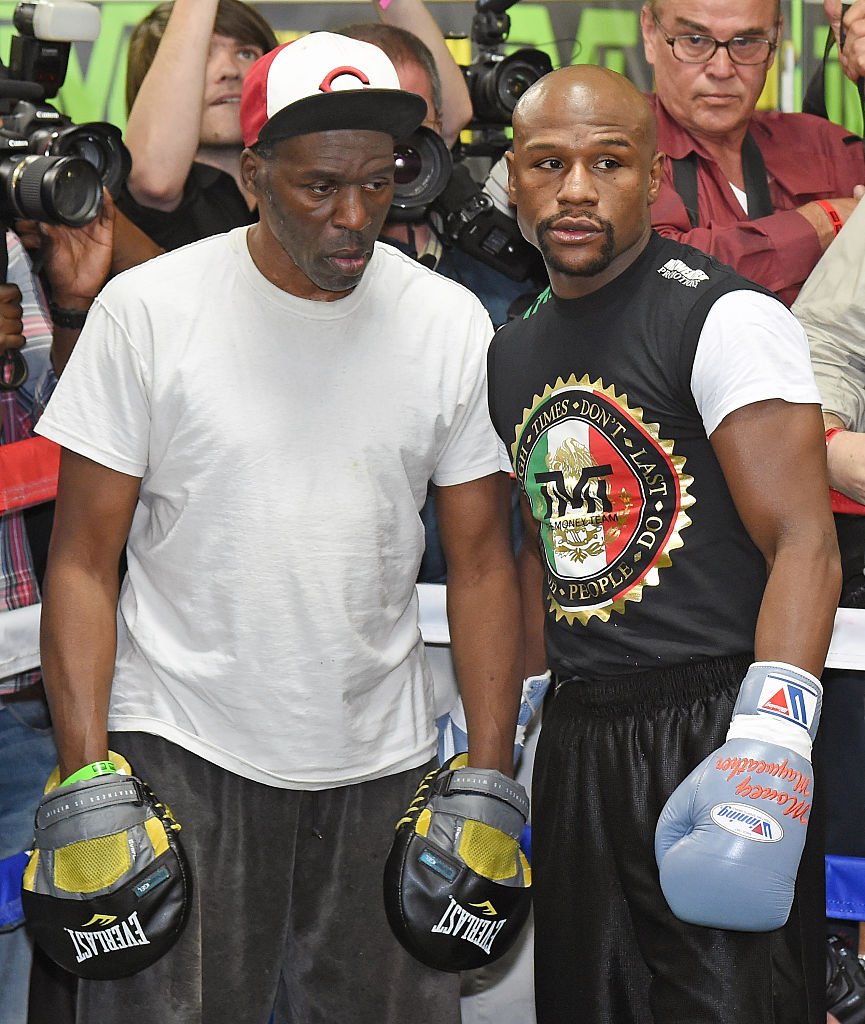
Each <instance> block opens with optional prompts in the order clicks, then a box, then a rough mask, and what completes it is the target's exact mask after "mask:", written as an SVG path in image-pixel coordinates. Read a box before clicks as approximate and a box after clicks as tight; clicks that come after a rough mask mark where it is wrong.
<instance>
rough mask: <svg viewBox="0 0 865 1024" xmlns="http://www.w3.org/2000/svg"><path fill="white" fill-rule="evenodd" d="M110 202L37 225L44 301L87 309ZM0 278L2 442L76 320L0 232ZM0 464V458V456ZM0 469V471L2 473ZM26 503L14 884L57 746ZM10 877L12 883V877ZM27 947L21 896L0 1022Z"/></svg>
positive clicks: (8, 666)
mask: <svg viewBox="0 0 865 1024" xmlns="http://www.w3.org/2000/svg"><path fill="white" fill-rule="evenodd" d="M113 227H114V209H113V204H112V203H111V200H110V197H107V193H106V201H105V205H104V206H103V208H102V212H101V214H100V215H99V216H98V217H97V218H96V220H94V221H93V222H92V223H90V224H88V225H87V226H86V227H81V228H67V227H62V226H48V225H44V224H43V225H39V226H38V229H37V231H38V234H39V236H40V238H41V240H42V245H41V249H42V258H43V261H44V263H43V273H44V275H45V278H46V281H47V283H48V285H49V287H50V290H51V296H52V305H53V306H54V308H59V309H63V310H65V311H67V314H68V315H69V314H70V311H72V310H77V311H81V312H84V311H86V310H87V309H88V308H89V306H90V303H91V302H92V300H93V297H94V296H95V295H96V293H97V291H98V290H99V288H100V287H101V286H102V284H103V283H104V281H105V278H106V276H107V275H108V273H109V271H110V266H111V260H112V235H113ZM5 245H6V251H7V256H8V270H7V273H6V280H5V282H4V283H3V284H0V356H5V354H6V353H9V352H12V351H16V352H20V353H21V355H22V357H23V359H24V360H25V364H26V367H27V379H26V380H25V381H24V382H23V384H22V385H21V386H20V387H18V388H14V389H13V388H11V387H10V388H8V389H4V390H2V391H0V409H2V417H0V446H5V445H9V444H13V443H15V442H18V441H24V440H26V439H27V438H29V437H31V436H32V435H33V426H34V424H35V422H36V420H37V419H38V416H39V412H40V410H41V408H42V407H43V406H44V404H45V402H46V401H47V399H48V396H49V395H50V393H51V391H52V390H53V387H54V384H55V383H56V381H57V376H58V375H59V374H60V373H61V372H62V370H63V368H64V366H65V364H66V361H67V359H68V357H69V354H70V353H71V351H72V348H73V346H74V344H75V342H76V340H77V338H78V334H79V333H80V327H70V326H65V327H64V326H60V325H59V324H55V325H54V327H53V329H52V322H51V315H50V313H49V311H48V303H47V300H46V295H45V290H44V288H43V286H42V282H41V281H40V280H39V278H38V277H37V276H36V275H35V273H34V271H33V265H32V263H31V261H30V257H29V255H28V253H27V251H26V249H25V247H24V246H23V244H22V242H21V240H20V238H19V237H18V235H17V234H15V233H14V232H13V231H11V230H8V231H6V237H5ZM0 465H2V459H0ZM0 475H2V474H0ZM32 511H33V510H27V509H24V508H20V507H19V508H13V509H9V510H7V511H5V512H3V513H2V514H0V666H4V668H3V669H2V670H0V878H5V886H4V887H3V888H4V891H8V892H10V893H13V892H17V889H18V888H19V887H20V877H21V872H22V871H23V863H22V854H23V851H24V850H26V849H27V847H28V846H29V844H30V842H31V840H32V836H33V807H34V805H35V803H37V802H38V800H39V797H40V795H41V793H42V787H43V785H44V783H45V779H46V778H47V777H48V775H49V773H50V772H51V769H52V767H53V766H54V764H55V763H56V760H57V754H56V751H55V748H54V743H53V740H52V734H51V724H50V719H49V715H48V708H47V705H46V702H45V694H44V691H43V688H42V675H41V670H40V668H39V663H38V637H37V630H38V622H39V617H38V612H37V614H36V615H32V614H30V613H29V612H28V609H30V608H33V607H34V606H36V605H38V603H39V601H40V578H41V565H40V563H41V562H42V561H43V560H44V555H45V552H44V550H43V551H40V550H39V548H40V544H39V541H38V536H39V535H38V532H37V533H34V532H33V531H32V527H33V524H34V520H33V518H32V516H31V512H32ZM16 878H17V885H16ZM31 958H32V946H31V943H30V941H29V939H28V937H27V934H26V932H25V929H24V925H23V916H22V915H21V909H20V902H16V901H14V900H12V899H11V898H10V899H9V900H8V901H7V902H4V903H3V905H2V907H0V977H2V979H3V984H2V985H0V1020H2V1021H3V1024H23V1022H24V1021H25V1019H26V1013H27V995H28V984H29V977H30V964H31Z"/></svg>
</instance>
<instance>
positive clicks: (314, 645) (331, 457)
mask: <svg viewBox="0 0 865 1024" xmlns="http://www.w3.org/2000/svg"><path fill="white" fill-rule="evenodd" d="M246 231H247V229H246V228H239V229H237V230H235V231H232V232H230V233H229V234H227V235H219V236H216V237H214V238H209V239H205V240H204V241H201V242H198V243H195V244H194V245H191V246H187V247H186V248H184V249H181V250H177V251H176V252H173V253H169V254H167V255H165V256H161V257H159V258H158V259H155V260H152V261H150V262H149V263H146V264H144V265H143V266H141V267H138V268H137V269H135V270H133V271H130V272H128V273H126V274H123V275H121V276H120V277H118V278H116V279H115V280H114V281H112V282H111V283H110V284H109V285H108V286H107V287H106V288H105V290H104V291H103V293H102V295H101V296H100V299H99V300H98V301H97V303H96V304H95V305H94V307H93V309H92V311H91V313H90V316H89V317H88V322H87V327H86V328H85V330H84V332H83V333H82V336H81V338H80V340H79V342H78V345H77V346H76V349H75V352H74V355H73V356H72V359H71V360H70V362H69V365H68V367H67V369H66V371H65V372H64V374H63V377H62V379H61V382H60V385H59V386H58V388H57V390H56V392H55V394H54V397H53V398H52V399H51V402H50V403H49V405H48V408H47V411H46V412H45V414H44V416H43V418H42V420H41V421H40V424H39V431H40V433H42V434H44V435H45V436H47V437H50V438H52V439H53V440H55V441H57V442H59V443H60V444H61V445H63V446H64V447H66V448H70V449H72V450H73V451H76V452H78V453H79V454H81V455H84V456H86V457H87V458H90V459H93V460H95V461H96V462H99V463H101V464H102V465H105V466H107V467H109V468H111V469H114V470H117V471H119V472H122V473H127V474H130V475H133V476H139V477H141V490H140V498H139V504H138V507H137V509H136V512H135V516H134V520H133V524H132V528H131V531H130V535H129V542H128V562H129V573H128V576H127V578H126V579H125V581H124V584H123V588H122V592H121V598H120V604H119V609H118V630H119V638H118V652H117V663H116V669H115V676H114V682H113V687H112V694H111V708H110V715H109V727H110V728H111V729H117V730H141V731H145V732H150V733H155V734H157V735H160V736H163V737H165V738H166V739H168V740H171V741H172V742H175V743H178V744H179V745H181V746H183V747H185V748H187V749H188V750H191V751H193V752H194V753H196V754H198V755H200V756H202V757H204V758H206V759H208V760H209V761H212V762H214V763H216V764H218V765H221V766H222V767H224V768H226V769H228V770H230V771H233V772H236V773H237V774H239V775H243V776H245V777H247V778H251V779H255V780H257V781H259V782H263V783H266V784H270V785H274V786H282V787H286V788H301V789H305V788H308V789H318V788H325V787H329V786H334V785H345V784H349V783H353V782H358V781H362V780H364V779H368V778H375V777H378V776H382V775H386V774H390V773H393V772H396V771H400V770H403V769H405V768H409V767H413V766H416V765H418V764H421V763H423V761H424V760H426V759H427V758H429V757H430V756H432V754H433V752H434V747H435V742H434V739H435V730H434V726H433V696H432V683H431V679H430V676H429V672H428V670H427V669H426V667H425V664H424V661H423V653H422V651H423V648H422V643H421V638H420V633H419V630H418V624H417V598H416V596H415V587H414V583H415V579H416V576H417V570H418V565H419V563H420V558H421V554H422V551H423V546H424V533H423V527H422V525H421V521H420V518H419V515H418V511H419V509H420V508H421V506H422V505H423V502H424V499H425V496H426V490H427V483H428V481H429V480H430V479H432V480H433V482H434V483H436V484H438V485H444V486H447V485H453V484H460V483H464V482H466V481H470V480H474V479H477V478H479V477H482V476H486V475H488V474H490V473H493V472H496V470H497V468H498V459H497V452H496V441H495V435H494V432H493V429H492V425H491V423H490V421H489V414H488V410H487V400H486V374H485V363H486V350H487V345H488V343H489V339H490V337H491V335H492V327H491V325H490V322H489V318H488V317H487V315H486V313H485V311H484V309H483V307H482V306H481V304H480V303H479V302H478V301H477V299H476V298H475V297H474V296H473V295H472V294H471V293H470V292H468V291H467V290H466V289H464V288H462V287H461V286H460V285H457V284H454V283H453V282H451V281H447V280H445V279H444V278H442V277H440V276H438V275H436V274H434V273H432V272H431V271H429V270H426V269H424V268H422V267H420V266H419V265H418V264H417V263H415V262H414V261H413V260H411V259H409V258H408V257H406V256H403V255H402V254H401V253H399V252H397V251H396V250H395V249H392V248H390V247H389V246H386V245H381V244H377V245H376V251H375V254H374V256H373V259H372V261H371V263H370V265H369V267H368V268H367V271H366V273H365V274H364V276H363V278H362V280H361V282H360V284H359V285H358V287H357V288H356V289H355V290H354V292H352V293H351V294H350V295H349V296H347V297H345V298H343V299H339V300H337V301H335V302H314V301H309V300H305V299H299V298H297V297H295V296H292V295H289V294H287V293H286V292H284V291H282V290H280V289H279V288H277V287H276V286H274V285H273V284H271V283H270V282H269V281H268V280H267V279H266V278H264V277H263V276H262V275H261V274H260V273H259V271H258V270H257V269H256V267H255V265H254V263H253V262H252V259H251V257H250V255H249V252H248V250H247V246H246Z"/></svg>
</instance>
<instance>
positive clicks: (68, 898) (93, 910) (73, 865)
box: [21, 755, 189, 979]
mask: <svg viewBox="0 0 865 1024" xmlns="http://www.w3.org/2000/svg"><path fill="white" fill-rule="evenodd" d="M113 760H114V761H115V763H116V764H117V765H118V767H119V768H124V767H125V768H127V769H128V767H129V766H128V765H126V764H125V762H124V761H123V758H119V757H117V756H116V755H113ZM56 780H57V773H56V772H55V774H54V776H53V777H52V779H50V780H49V783H48V785H47V786H46V794H45V796H43V797H42V800H41V801H40V802H39V807H38V809H37V811H36V834H35V839H34V849H33V852H32V854H31V855H30V860H29V862H28V865H27V868H26V870H25V872H24V882H23V888H22V893H21V902H22V904H23V907H24V914H25V917H26V919H27V926H28V928H29V930H30V932H31V934H32V935H33V938H34V940H35V941H36V942H37V943H38V944H39V945H40V946H41V947H42V948H43V949H44V951H45V952H46V953H47V954H48V956H50V957H51V959H52V960H54V961H55V962H56V963H58V964H59V965H60V966H61V967H63V968H65V969H66V970H67V971H70V972H71V973H72V974H77V975H78V976H79V977H82V978H93V979H109V978H122V977H124V976H126V975H129V974H135V973H136V972H138V971H140V970H142V969H143V968H145V967H149V966H150V964H152V963H154V962H155V961H156V960H158V959H159V957H161V956H162V955H163V954H164V953H165V952H167V950H168V949H170V948H171V946H173V945H174V943H175V942H176V941H177V938H178V936H179V935H180V932H181V931H182V929H183V925H184V924H185V921H186V913H187V904H188V896H189V871H188V868H187V866H186V862H185V860H184V857H183V853H182V850H181V848H180V844H179V842H178V839H177V833H178V831H179V830H180V825H179V824H178V823H177V822H176V821H175V819H174V817H173V815H172V814H171V812H170V811H169V809H168V808H167V807H165V805H164V804H161V803H160V802H159V801H158V800H157V799H156V797H155V796H154V794H153V792H152V791H151V790H150V789H149V787H148V786H146V785H145V784H144V783H143V782H142V781H141V780H140V779H137V778H135V777H134V776H133V775H132V773H131V770H129V773H128V774H126V775H123V774H111V775H100V776H98V777H97V778H93V779H88V780H86V781H83V782H77V783H73V784H71V785H67V786H63V787H60V788H57V783H56Z"/></svg>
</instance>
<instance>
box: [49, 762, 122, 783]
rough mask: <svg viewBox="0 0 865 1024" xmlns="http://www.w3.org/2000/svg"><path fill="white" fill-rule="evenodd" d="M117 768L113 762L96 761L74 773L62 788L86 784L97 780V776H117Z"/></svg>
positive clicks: (65, 780)
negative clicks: (75, 784)
mask: <svg viewBox="0 0 865 1024" xmlns="http://www.w3.org/2000/svg"><path fill="white" fill-rule="evenodd" d="M116 774H117V766H116V765H115V764H114V762H113V761H94V762H93V763H92V764H86V765H84V767H83V768H79V769H78V771H77V772H73V773H72V774H71V775H70V776H69V778H68V779H64V780H63V781H62V782H61V783H60V786H61V787H62V786H71V785H72V783H73V782H86V781H87V780H88V779H95V778H96V777H97V775H116Z"/></svg>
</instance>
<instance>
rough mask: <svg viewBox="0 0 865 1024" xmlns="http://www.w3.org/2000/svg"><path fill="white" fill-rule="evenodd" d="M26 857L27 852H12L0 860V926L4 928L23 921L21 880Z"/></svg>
mask: <svg viewBox="0 0 865 1024" xmlns="http://www.w3.org/2000/svg"><path fill="white" fill-rule="evenodd" d="M28 858H29V854H27V853H13V854H12V856H11V857H5V858H4V859H3V860H0V928H2V929H4V930H5V929H7V928H14V927H16V926H17V925H19V924H23V923H24V911H23V910H22V909H21V880H22V879H23V877H24V869H25V868H26V867H27V860H28Z"/></svg>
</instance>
